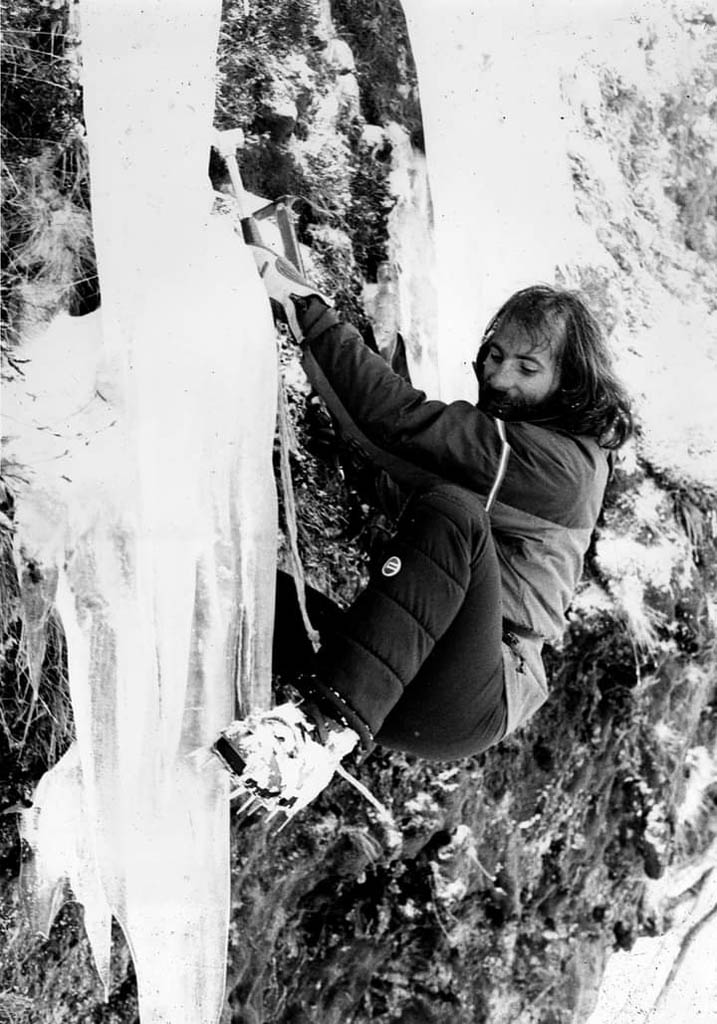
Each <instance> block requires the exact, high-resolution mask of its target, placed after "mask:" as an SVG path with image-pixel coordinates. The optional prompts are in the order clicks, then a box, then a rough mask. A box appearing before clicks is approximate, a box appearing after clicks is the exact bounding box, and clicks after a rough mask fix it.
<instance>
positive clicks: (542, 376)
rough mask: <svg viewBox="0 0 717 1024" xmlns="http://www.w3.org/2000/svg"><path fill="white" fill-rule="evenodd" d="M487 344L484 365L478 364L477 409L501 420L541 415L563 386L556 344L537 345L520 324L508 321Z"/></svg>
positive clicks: (534, 417)
mask: <svg viewBox="0 0 717 1024" xmlns="http://www.w3.org/2000/svg"><path fill="white" fill-rule="evenodd" d="M485 346H486V349H487V352H486V356H485V361H484V362H483V366H482V367H481V368H480V369H478V368H477V364H476V375H477V376H478V383H479V384H480V398H479V401H478V408H479V409H482V410H483V412H487V413H488V414H489V415H491V416H497V417H498V418H499V419H501V420H514V421H515V420H530V419H536V418H539V417H540V415H541V412H542V411H543V410H547V408H548V403H549V401H550V399H551V398H552V397H553V396H554V395H555V394H556V392H557V391H558V388H559V387H560V360H559V356H558V354H557V353H556V348H557V346H556V345H555V343H548V342H547V341H546V343H545V344H538V345H536V343H535V341H534V340H533V339H532V338H531V337H530V336H529V335H528V334H527V333H526V332H525V331H524V330H523V329H522V328H521V327H520V326H518V325H516V324H510V323H508V324H505V325H501V326H500V327H498V328H497V330H496V331H495V333H494V334H493V335H491V337H490V339H489V340H488V341H487V342H486V343H485Z"/></svg>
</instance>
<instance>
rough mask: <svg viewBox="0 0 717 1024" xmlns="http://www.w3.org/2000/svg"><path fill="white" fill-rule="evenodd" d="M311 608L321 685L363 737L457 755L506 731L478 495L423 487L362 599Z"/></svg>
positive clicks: (496, 578) (496, 599)
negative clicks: (342, 607)
mask: <svg viewBox="0 0 717 1024" xmlns="http://www.w3.org/2000/svg"><path fill="white" fill-rule="evenodd" d="M283 590H284V591H285V590H286V587H284V588H283ZM310 598H311V595H310ZM309 604H310V614H311V615H312V617H314V618H315V619H316V621H315V625H316V627H317V628H318V630H319V632H320V635H321V639H322V645H321V650H320V651H319V653H318V655H317V656H316V659H315V661H314V664H313V672H314V673H315V678H314V681H313V685H314V687H315V689H317V690H318V692H319V693H320V695H321V697H322V698H323V699H324V701H325V702H326V703H329V704H331V705H332V706H333V707H334V708H335V709H336V710H337V712H339V713H340V714H341V716H342V717H343V718H344V719H345V720H346V721H348V723H349V724H350V725H353V726H354V727H355V728H357V729H358V730H359V732H361V733H362V735H363V738H364V740H366V735H367V732H368V733H370V735H372V736H373V737H374V738H375V740H376V742H377V743H379V744H380V745H381V746H386V747H389V748H391V749H396V750H403V751H406V752H408V753H411V754H417V755H419V756H421V757H423V758H427V759H430V760H454V759H458V758H462V757H467V756H470V755H473V754H477V753H480V752H481V751H483V750H485V749H487V748H488V747H490V746H492V745H493V744H495V743H496V742H498V741H499V740H500V739H501V738H502V736H503V734H504V733H505V728H506V722H507V706H506V698H505V686H504V679H503V652H502V645H501V641H502V634H503V621H502V609H501V584H500V570H499V564H498V558H497V555H496V551H495V547H494V544H493V538H492V535H491V529H490V523H489V520H488V516H487V514H486V512H485V509H484V508H483V505H482V503H481V502H480V500H479V498H478V497H477V495H475V494H473V493H472V492H470V491H467V490H465V489H463V488H461V487H458V486H455V485H453V484H438V485H435V486H431V487H429V488H428V489H426V490H423V491H421V492H419V493H415V494H414V495H413V496H412V497H411V499H410V500H409V502H408V504H407V506H406V508H405V510H404V512H403V514H402V515H401V517H400V519H399V520H398V523H397V528H396V532H395V534H394V536H393V538H392V540H391V541H390V542H389V543H388V544H387V545H386V547H385V548H384V550H383V551H382V553H381V556H380V558H378V559H377V560H376V561H375V564H373V565H372V567H371V571H370V576H369V582H368V585H367V586H366V588H365V589H364V590H363V591H362V593H361V594H360V595H359V597H358V598H357V599H356V601H354V603H353V604H352V605H351V606H350V607H349V608H348V609H346V610H345V611H340V610H339V609H337V608H335V606H333V605H332V606H331V608H328V607H327V603H326V599H323V603H322V602H317V601H316V599H315V598H314V599H313V600H310V602H309ZM317 606H318V607H317ZM277 607H278V608H279V610H280V609H281V607H282V596H281V588H280V590H279V591H278V602H277ZM277 634H278V643H277V646H278V644H279V643H281V629H277ZM282 646H284V645H283V644H282ZM284 649H285V647H284ZM275 650H276V649H275ZM275 662H276V653H275ZM275 667H277V666H276V664H275ZM365 727H367V729H366V728H365Z"/></svg>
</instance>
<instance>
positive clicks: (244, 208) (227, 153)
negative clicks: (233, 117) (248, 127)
mask: <svg viewBox="0 0 717 1024" xmlns="http://www.w3.org/2000/svg"><path fill="white" fill-rule="evenodd" d="M212 145H213V146H214V148H215V149H216V151H217V153H219V155H220V156H221V158H222V160H223V161H224V163H225V165H226V168H227V170H228V171H229V179H230V181H231V183H232V188H233V190H234V196H235V198H236V201H237V206H238V207H239V223H240V224H241V230H242V234H243V236H244V241H245V242H246V244H247V245H262V239H261V235H260V233H259V228H258V226H257V223H256V220H255V219H254V217H253V216H252V214H251V213H249V202H248V197H247V192H246V189H245V188H244V184H243V182H242V180H241V174H240V173H239V164H238V163H237V157H236V152H237V149H241V147H242V146H243V145H244V132H243V131H242V130H241V128H230V129H228V130H226V131H219V130H218V129H216V130H215V132H214V141H213V143H212Z"/></svg>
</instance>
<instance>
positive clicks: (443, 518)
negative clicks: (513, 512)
mask: <svg viewBox="0 0 717 1024" xmlns="http://www.w3.org/2000/svg"><path fill="white" fill-rule="evenodd" d="M404 514H405V516H406V517H407V518H409V519H410V518H411V517H417V518H419V519H422V520H423V521H424V522H425V523H427V524H428V528H429V529H430V530H431V532H434V533H438V532H455V531H457V532H458V533H459V534H460V536H461V537H462V538H463V540H464V541H465V543H466V545H467V547H468V549H469V550H470V551H471V553H472V554H474V553H475V551H476V549H477V548H479V547H481V546H482V543H483V542H484V540H485V539H486V538H488V537H489V536H490V530H491V528H490V520H489V518H488V513H487V512H486V510H485V507H484V505H483V502H482V501H481V499H480V498H479V496H478V495H477V494H475V493H474V492H473V491H468V490H466V489H465V488H464V487H459V486H458V485H457V484H450V483H445V484H438V485H436V486H432V487H430V488H429V489H427V490H425V491H421V492H420V493H418V494H416V495H414V497H413V499H412V500H411V501H410V502H409V504H408V506H407V508H406V512H405V513H404Z"/></svg>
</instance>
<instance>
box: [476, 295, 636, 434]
mask: <svg viewBox="0 0 717 1024" xmlns="http://www.w3.org/2000/svg"><path fill="white" fill-rule="evenodd" d="M509 323H513V324H517V325H518V326H519V327H520V328H521V329H522V330H523V331H524V332H525V333H526V334H527V335H528V337H529V338H531V339H532V340H533V342H534V344H535V346H536V347H539V348H543V347H545V346H547V345H550V344H551V343H552V344H554V343H555V341H556V338H557V340H558V342H559V347H558V348H557V356H558V360H559V367H560V389H559V391H558V394H557V396H556V398H555V400H554V401H555V403H556V404H555V407H554V412H555V415H556V416H557V417H558V419H559V422H560V425H561V426H562V427H564V429H566V430H568V431H570V433H572V434H581V435H584V436H585V435H586V436H588V437H595V438H597V439H598V441H599V443H600V444H601V446H602V447H603V448H619V447H620V446H621V445H623V444H624V443H625V441H627V440H628V438H629V437H630V436H631V435H632V433H633V431H634V422H633V417H632V411H631V404H632V403H631V401H630V398H629V396H628V394H627V391H626V390H625V388H624V386H623V385H622V383H621V382H620V380H619V379H618V377H617V375H616V373H615V371H614V369H613V365H612V357H611V355H610V351H609V349H608V347H607V345H606V343H605V340H604V338H603V335H602V331H601V330H600V326H599V324H598V322H597V320H596V319H595V317H594V316H593V314H592V313H591V312H590V310H589V309H588V307H587V306H586V305H585V302H584V301H583V299H582V297H581V296H580V295H579V294H578V293H577V292H573V291H565V290H560V289H556V288H551V287H550V286H549V285H533V286H531V287H530V288H523V289H521V291H519V292H516V293H515V295H512V296H511V297H510V298H509V299H508V301H507V302H505V303H504V304H503V305H502V306H501V307H500V309H499V310H498V312H497V313H496V314H495V316H494V317H493V319H492V320H491V321H490V323H489V324H488V326H487V328H486V330H485V333H484V334H483V338H482V340H481V346H480V350H479V352H478V359H477V360H476V365H477V367H479V368H481V369H482V366H483V363H484V361H485V358H486V355H487V351H488V350H487V345H486V343H487V342H488V341H490V338H491V337H492V335H493V334H494V333H495V331H496V330H497V329H498V328H499V327H503V326H506V325H508V324H509Z"/></svg>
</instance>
